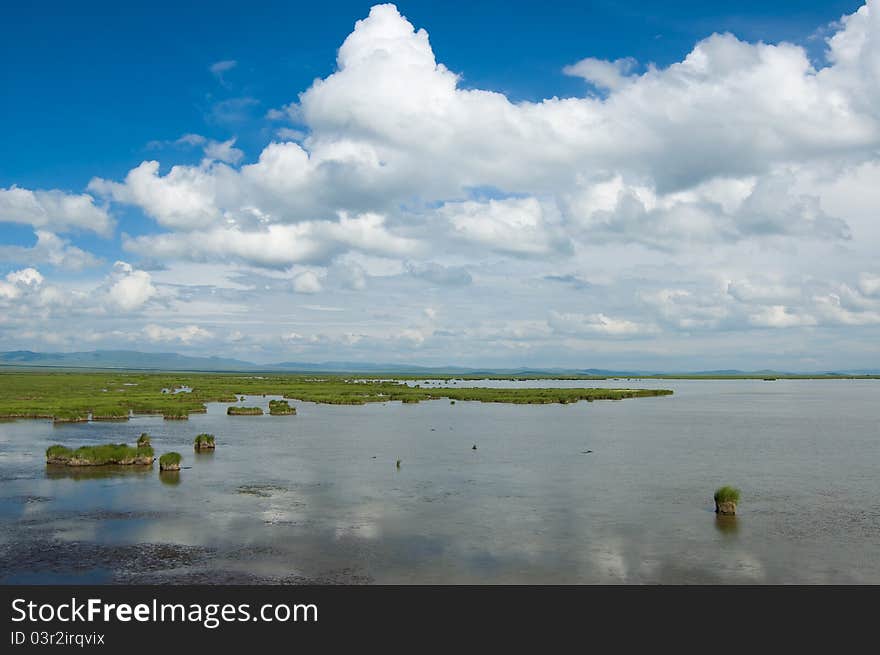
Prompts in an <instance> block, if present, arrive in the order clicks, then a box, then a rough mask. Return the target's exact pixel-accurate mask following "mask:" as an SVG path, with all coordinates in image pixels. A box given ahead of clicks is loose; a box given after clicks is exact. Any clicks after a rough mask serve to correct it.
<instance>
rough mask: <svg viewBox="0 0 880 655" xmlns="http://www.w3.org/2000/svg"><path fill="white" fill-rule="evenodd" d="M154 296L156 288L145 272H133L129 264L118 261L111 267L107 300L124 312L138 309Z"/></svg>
mask: <svg viewBox="0 0 880 655" xmlns="http://www.w3.org/2000/svg"><path fill="white" fill-rule="evenodd" d="M155 295H156V287H155V286H153V282H152V278H151V277H150V274H149V273H147V272H146V271H138V270H135V269H134V268H133V267H132V266H131V264H129V263H127V262H122V261H118V262H116V263H115V264H114V265H113V273H112V274H111V276H110V280H109V288H108V290H107V299H108V301H109V302H110V304H111V305H113V306H114V307H116V308H118V309H121V310H122V311H124V312H131V311H134V310H136V309H140V308H141V307H143V306H144V304H146V302H147V301H148V300H150V298H152V297H154V296H155Z"/></svg>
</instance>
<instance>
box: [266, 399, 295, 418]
mask: <svg viewBox="0 0 880 655" xmlns="http://www.w3.org/2000/svg"><path fill="white" fill-rule="evenodd" d="M269 414H270V415H271V416H290V415H292V414H296V407H291V406H290V403H288V402H287V401H286V400H270V401H269Z"/></svg>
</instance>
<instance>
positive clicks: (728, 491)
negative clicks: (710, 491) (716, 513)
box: [715, 485, 740, 503]
mask: <svg viewBox="0 0 880 655" xmlns="http://www.w3.org/2000/svg"><path fill="white" fill-rule="evenodd" d="M739 494H740V492H739V489H736V488H735V487H730V486H726V485H725V486H723V487H718V489H716V490H715V502H716V503H738V502H739Z"/></svg>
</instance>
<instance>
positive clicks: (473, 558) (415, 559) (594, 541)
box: [0, 380, 880, 584]
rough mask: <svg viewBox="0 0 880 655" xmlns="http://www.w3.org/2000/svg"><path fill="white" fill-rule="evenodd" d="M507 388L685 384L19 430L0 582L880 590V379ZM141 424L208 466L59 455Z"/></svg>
mask: <svg viewBox="0 0 880 655" xmlns="http://www.w3.org/2000/svg"><path fill="white" fill-rule="evenodd" d="M465 384H468V385H474V384H475V383H473V382H472V381H469V382H467V383H463V382H458V385H460V386H464V385H465ZM486 384H487V383H485V382H483V383H476V386H484V385H486ZM492 384H498V385H514V386H521V385H526V384H528V385H531V386H553V385H559V386H603V387H604V386H610V387H655V388H656V387H659V388H670V389H674V390H675V395H673V396H666V397H657V398H636V399H628V400H623V401H597V402H592V403H586V402H581V403H578V404H575V405H501V404H488V403H478V402H457V403H456V404H455V405H451V404H450V403H449V401H447V400H438V401H431V402H423V403H420V404H410V405H403V404H401V403H385V404H381V403H376V404H368V405H365V406H334V405H315V404H312V403H301V402H294V403H292V404H293V405H295V406H296V408H297V411H298V415H297V416H290V417H271V416H262V417H228V416H226V413H225V411H226V407H227V406H228V404H225V403H223V404H212V405H210V406H209V410H208V413H207V414H205V415H192V416H191V418H190V420H189V421H164V420H162V418H161V417H155V416H139V417H136V418H134V419H132V420H131V421H128V422H119V423H108V422H99V423H78V424H64V425H59V426H57V427H56V426H53V424H52V423H51V422H50V421H37V420H31V421H24V420H23V421H12V422H3V423H0V582H2V583H105V582H106V583H165V582H168V583H185V582H186V583H188V582H207V583H211V582H216V583H251V582H256V583H263V582H265V583H298V582H312V583H361V582H363V583H717V582H720V583H832V582H833V583H875V584H876V583H880V557H878V553H880V476H878V471H880V402H878V401H880V381H878V380H792V381H788V380H778V381H775V382H764V381H752V380H731V381H721V380H713V381H693V380H656V381H627V380H623V381H620V380H605V381H588V382H583V381H580V382H578V381H570V380H566V381H557V382H550V383H548V382H547V381H544V380H542V381H540V382H538V383H536V382H535V381H532V382H528V383H512V382H494V383H492ZM430 386H439V385H437V384H432V385H430ZM453 386H454V385H453ZM268 401H269V398H262V397H259V398H257V397H251V398H248V399H247V400H246V401H245V402H244V403H239V404H243V405H248V406H250V405H255V404H257V405H260V406H262V407H264V408H265V407H267V405H268ZM141 432H148V433H150V435H151V436H152V440H153V446H154V448H155V450H156V454H157V455H159V454H161V453H163V452H166V451H169V450H176V451H178V452H180V453H182V454H183V455H184V462H183V465H184V466H186V467H188V468H186V469H184V470H182V471H181V472H180V473H179V475H178V476H175V477H171V476H167V475H165V474H163V475H160V473H159V471H158V463H157V464H155V465H154V467H153V468H152V469H149V470H147V471H142V470H141V471H137V470H129V469H131V467H125V468H123V469H121V470H118V469H117V470H104V469H102V468H95V469H79V468H60V469H59V468H56V467H51V468H47V466H46V465H45V458H44V451H45V449H46V448H47V447H48V446H49V445H51V444H54V443H62V444H65V445H68V446H79V445H88V444H97V443H102V442H108V441H113V442H119V441H126V442H128V443H134V441H135V440H136V438H137V436H138V435H139V434H140V433H141ZM200 432H209V433H213V434H215V435H216V437H217V450H216V452H215V453H213V454H207V455H196V454H194V453H193V451H192V445H191V444H192V440H193V438H194V437H195V435H196V434H198V433H200ZM474 445H476V446H477V450H473V448H472V447H473V446H474ZM587 451H592V452H587ZM398 459H400V460H401V465H400V468H399V469H398V468H397V467H396V466H395V462H396V460H398ZM728 483H729V484H733V485H735V486H738V487H740V488H741V489H742V492H743V498H742V500H741V502H740V506H739V515H738V516H737V517H736V518H735V519H729V520H719V519H718V518H717V517H716V515H715V514H714V512H713V509H714V505H713V503H712V493H713V491H714V490H715V488H716V487H717V486H719V485H721V484H728Z"/></svg>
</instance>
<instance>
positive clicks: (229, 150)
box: [205, 137, 244, 164]
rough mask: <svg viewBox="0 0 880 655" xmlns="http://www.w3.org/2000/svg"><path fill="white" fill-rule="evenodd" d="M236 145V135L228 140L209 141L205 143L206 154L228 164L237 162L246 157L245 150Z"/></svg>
mask: <svg viewBox="0 0 880 655" xmlns="http://www.w3.org/2000/svg"><path fill="white" fill-rule="evenodd" d="M234 146H235V137H233V138H231V139H228V140H226V141H209V142H208V143H207V145H205V155H206V156H208V157H210V158H211V159H216V160H218V161H222V162H226V163H227V164H237V163H238V162H239V161H241V159H242V157H244V152H242V151H241V150H239V149H238V148H236V147H234Z"/></svg>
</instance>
